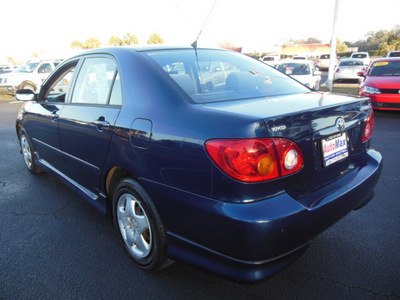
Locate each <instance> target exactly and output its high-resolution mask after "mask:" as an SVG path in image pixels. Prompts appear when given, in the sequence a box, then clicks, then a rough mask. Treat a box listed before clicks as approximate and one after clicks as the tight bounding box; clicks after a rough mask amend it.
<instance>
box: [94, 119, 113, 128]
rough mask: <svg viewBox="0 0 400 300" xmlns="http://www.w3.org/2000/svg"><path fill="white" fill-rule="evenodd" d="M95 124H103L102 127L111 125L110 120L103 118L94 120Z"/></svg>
mask: <svg viewBox="0 0 400 300" xmlns="http://www.w3.org/2000/svg"><path fill="white" fill-rule="evenodd" d="M94 124H95V125H96V126H101V127H109V126H110V122H108V121H103V120H94Z"/></svg>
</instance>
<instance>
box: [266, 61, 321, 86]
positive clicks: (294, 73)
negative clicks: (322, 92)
mask: <svg viewBox="0 0 400 300" xmlns="http://www.w3.org/2000/svg"><path fill="white" fill-rule="evenodd" d="M272 67H274V68H275V69H277V70H278V71H281V72H282V73H284V74H286V75H289V76H290V77H292V78H294V79H296V80H297V81H299V82H301V83H302V84H304V85H305V86H307V87H309V88H311V89H314V90H318V89H319V86H320V84H321V72H320V71H319V70H318V69H317V68H315V66H314V63H313V62H312V61H311V60H283V61H278V62H274V63H273V64H272Z"/></svg>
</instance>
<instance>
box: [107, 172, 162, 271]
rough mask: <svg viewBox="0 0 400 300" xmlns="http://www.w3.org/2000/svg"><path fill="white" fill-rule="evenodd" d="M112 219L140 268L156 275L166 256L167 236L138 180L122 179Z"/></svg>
mask: <svg viewBox="0 0 400 300" xmlns="http://www.w3.org/2000/svg"><path fill="white" fill-rule="evenodd" d="M113 215H114V222H115V225H116V227H117V228H118V230H119V232H120V237H121V238H122V240H123V242H124V245H125V248H126V250H127V251H128V254H129V255H130V257H131V258H132V259H133V260H134V261H135V263H136V264H137V265H139V267H141V268H142V269H145V270H149V271H155V270H157V269H159V268H161V267H162V265H163V263H164V261H165V256H166V254H165V253H166V244H167V243H166V234H165V230H164V226H163V224H162V222H161V219H160V216H159V214H158V212H157V209H156V207H155V205H154V203H153V201H152V200H151V198H150V196H149V194H148V193H147V192H146V191H145V189H144V188H143V187H142V186H141V185H140V184H139V183H138V182H136V181H135V180H133V179H130V178H126V179H123V180H122V181H121V182H120V183H119V185H118V186H117V189H116V191H115V193H114V197H113Z"/></svg>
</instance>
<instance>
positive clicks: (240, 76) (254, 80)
mask: <svg viewBox="0 0 400 300" xmlns="http://www.w3.org/2000/svg"><path fill="white" fill-rule="evenodd" d="M196 52H197V55H196ZM145 53H146V54H147V55H148V56H150V57H151V58H152V59H153V60H154V61H155V62H156V63H157V64H158V65H159V66H161V68H163V70H164V71H165V72H167V73H168V75H169V76H170V77H171V78H172V79H174V80H175V82H176V83H177V84H179V85H180V87H181V88H182V89H183V90H184V91H185V92H186V93H187V94H188V95H189V96H190V97H191V99H192V100H193V102H195V103H207V102H220V101H227V100H239V99H250V98H256V97H270V96H277V95H284V94H296V93H306V92H309V91H310V90H308V89H307V88H305V87H303V86H302V85H301V84H299V83H297V82H296V81H294V80H292V79H290V78H289V77H287V76H285V75H283V74H281V73H280V72H278V71H276V70H274V69H273V68H271V67H269V66H268V65H266V64H264V63H262V62H260V61H258V60H255V59H253V58H250V57H248V56H245V55H242V54H239V53H237V52H231V51H225V50H206V49H198V50H197V51H195V50H194V49H188V50H173V51H172V50H165V51H149V52H145Z"/></svg>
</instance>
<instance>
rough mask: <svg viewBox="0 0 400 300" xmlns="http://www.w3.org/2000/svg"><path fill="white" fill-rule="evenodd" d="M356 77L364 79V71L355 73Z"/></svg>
mask: <svg viewBox="0 0 400 300" xmlns="http://www.w3.org/2000/svg"><path fill="white" fill-rule="evenodd" d="M357 75H358V76H361V77H365V74H364V71H361V72H357Z"/></svg>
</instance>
